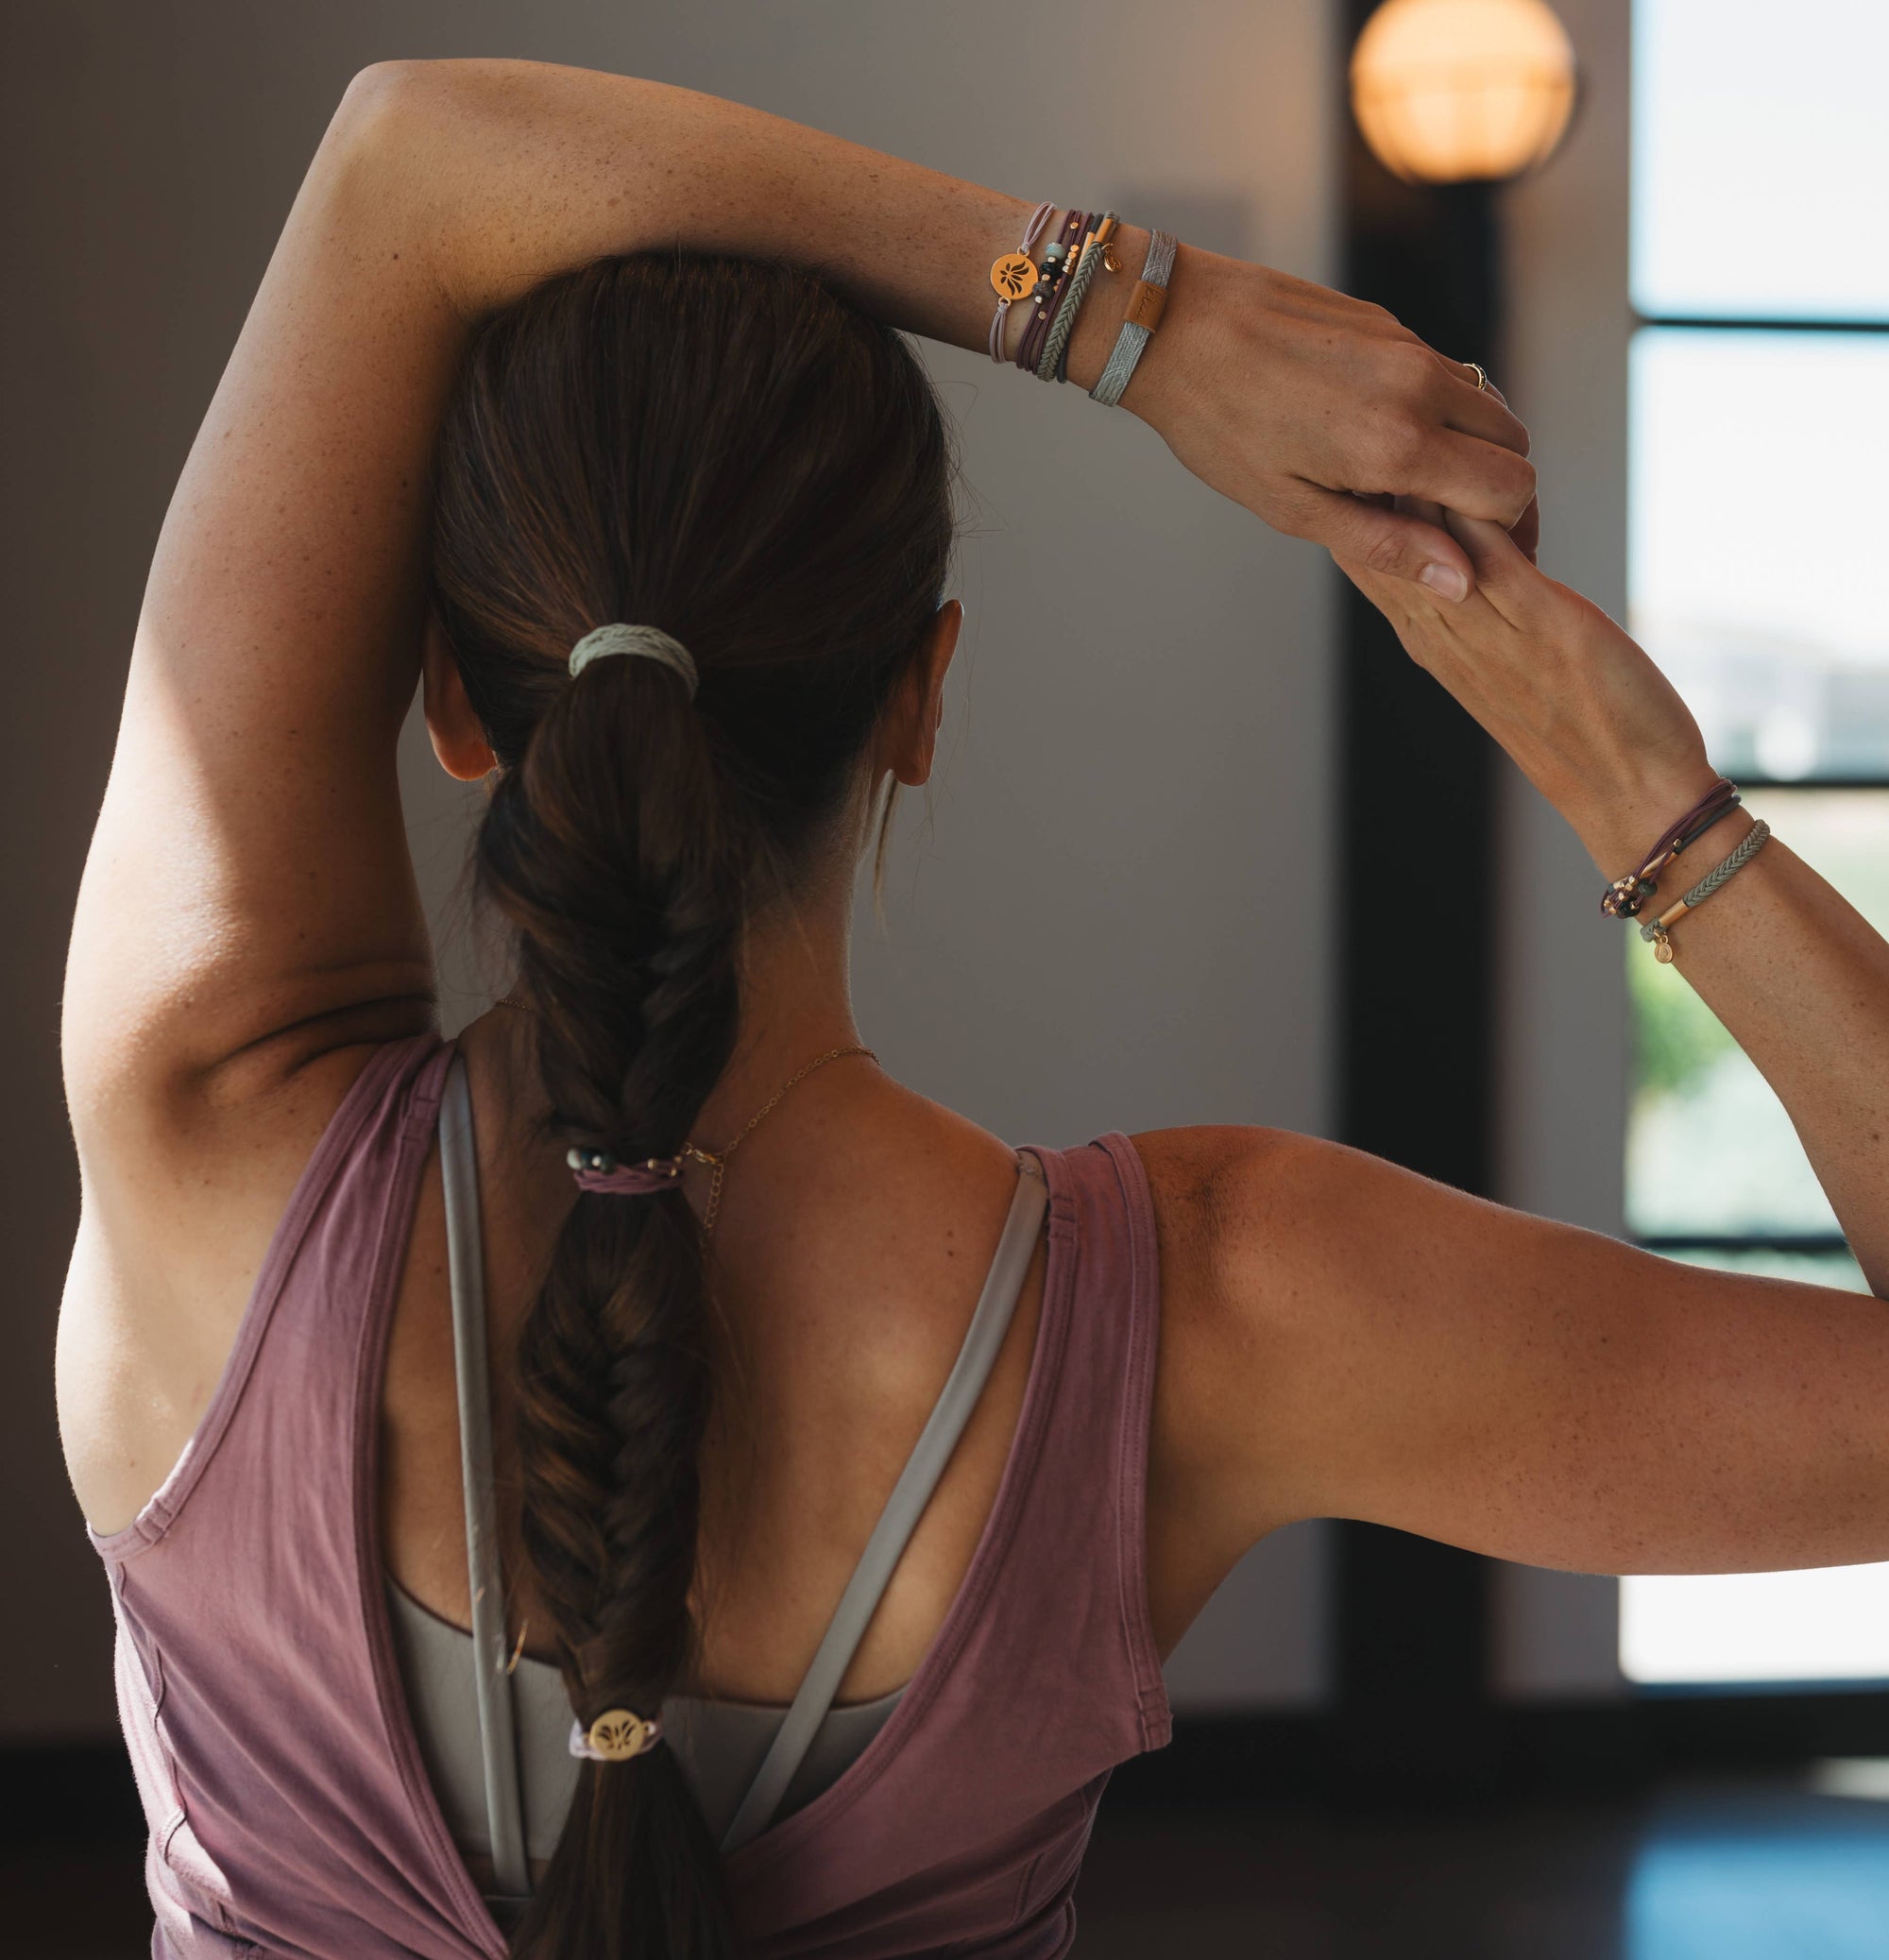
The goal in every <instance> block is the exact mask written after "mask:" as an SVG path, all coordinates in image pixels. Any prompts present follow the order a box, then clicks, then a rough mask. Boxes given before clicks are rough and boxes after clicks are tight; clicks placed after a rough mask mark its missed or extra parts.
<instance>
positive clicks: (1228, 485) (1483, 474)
mask: <svg viewBox="0 0 1889 1960" xmlns="http://www.w3.org/2000/svg"><path fill="white" fill-rule="evenodd" d="M1170 289H1171V294H1172V297H1171V298H1170V300H1169V302H1168V306H1167V310H1166V315H1165V317H1164V320H1163V323H1162V327H1161V331H1160V332H1158V333H1157V334H1156V335H1155V336H1154V339H1153V340H1152V341H1151V342H1150V343H1149V348H1148V350H1147V351H1146V352H1145V353H1144V354H1143V356H1142V359H1141V363H1140V366H1138V367H1137V369H1136V371H1135V375H1134V378H1133V379H1132V381H1131V383H1130V384H1129V387H1128V390H1127V393H1126V394H1125V395H1124V396H1123V398H1122V399H1123V406H1124V407H1127V408H1132V409H1133V410H1134V412H1135V413H1136V414H1137V415H1139V416H1140V417H1141V418H1143V419H1144V420H1145V421H1147V422H1149V424H1150V425H1151V426H1152V427H1153V428H1155V429H1157V430H1159V431H1160V433H1161V435H1163V436H1164V437H1165V438H1166V443H1167V446H1168V448H1169V449H1171V450H1172V451H1173V452H1174V453H1175V455H1176V456H1178V457H1179V458H1180V460H1181V461H1182V462H1183V463H1184V464H1185V465H1186V466H1187V468H1188V469H1191V470H1192V471H1193V472H1194V474H1195V475H1196V476H1198V477H1200V479H1201V480H1202V481H1203V482H1204V483H1208V484H1211V485H1212V486H1214V488H1215V489H1217V490H1219V491H1221V492H1222V493H1223V494H1225V495H1226V496H1229V497H1231V498H1233V499H1234V502H1235V503H1243V504H1245V505H1246V507H1247V508H1248V509H1249V510H1251V511H1253V512H1254V513H1256V514H1257V515H1258V516H1259V517H1261V518H1263V519H1265V520H1266V521H1267V522H1268V524H1270V525H1271V526H1272V527H1273V529H1274V530H1276V531H1284V532H1286V533H1287V534H1289V535H1290V536H1292V537H1306V538H1310V539H1311V540H1312V541H1313V542H1315V543H1318V544H1321V545H1324V546H1325V547H1326V548H1327V550H1329V551H1330V552H1331V553H1332V554H1333V555H1334V556H1335V557H1336V558H1338V559H1339V560H1340V562H1342V563H1345V564H1347V566H1348V567H1349V566H1353V565H1354V566H1356V567H1358V568H1359V569H1361V570H1362V571H1365V572H1367V573H1369V574H1370V575H1373V576H1375V577H1378V578H1381V579H1385V578H1387V579H1396V580H1400V581H1404V582H1406V583H1410V582H1414V583H1417V584H1421V585H1422V586H1424V587H1427V588H1429V589H1430V590H1431V591H1432V592H1434V594H1435V595H1436V596H1437V597H1438V599H1440V600H1445V601H1450V602H1460V601H1462V600H1464V599H1466V598H1467V596H1468V594H1469V591H1470V588H1471V587H1472V585H1473V583H1474V579H1475V572H1474V567H1473V564H1472V559H1471V556H1470V554H1468V553H1467V552H1466V551H1465V550H1464V548H1463V546H1462V544H1461V543H1460V542H1459V541H1458V540H1457V539H1456V538H1455V537H1452V536H1451V535H1450V533H1449V532H1448V530H1447V529H1445V528H1444V527H1443V526H1442V524H1441V522H1440V520H1439V519H1438V517H1436V516H1434V515H1431V514H1428V513H1425V512H1423V511H1421V509H1415V508H1409V507H1404V506H1400V505H1395V504H1393V503H1392V502H1391V501H1390V500H1392V499H1422V500H1428V501H1430V502H1432V503H1436V504H1446V505H1448V506H1449V507H1450V508H1451V509H1452V510H1459V511H1464V512H1467V513H1468V514H1469V515H1470V516H1471V517H1473V518H1479V519H1482V520H1485V521H1486V522H1488V523H1489V524H1491V525H1495V526H1500V527H1501V528H1502V529H1503V530H1504V531H1505V532H1506V531H1511V530H1512V531H1513V532H1514V533H1515V534H1516V541H1517V543H1518V544H1519V546H1520V547H1521V550H1522V551H1523V553H1526V554H1532V552H1533V550H1534V544H1535V471H1534V469H1533V467H1532V466H1531V465H1530V464H1529V462H1528V461H1527V455H1528V432H1527V431H1526V430H1525V429H1524V428H1523V426H1522V424H1521V423H1520V422H1519V421H1517V420H1516V418H1515V417H1514V416H1513V415H1511V414H1510V413H1509V411H1508V408H1507V405H1506V403H1505V402H1504V401H1503V399H1502V397H1501V395H1500V394H1499V393H1498V392H1497V391H1496V390H1495V389H1493V388H1489V389H1478V388H1477V386H1476V384H1475V380H1474V369H1473V368H1472V367H1471V366H1469V364H1468V363H1466V362H1459V361H1451V360H1446V359H1444V358H1443V357H1442V356H1441V355H1439V354H1438V353H1436V352H1434V351H1433V350H1432V349H1430V348H1428V347H1426V346H1425V345H1424V344H1423V342H1422V341H1421V340H1419V339H1418V338H1417V336H1416V335H1415V334H1414V333H1411V332H1408V331H1407V330H1406V329H1404V327H1401V326H1400V325H1399V324H1398V323H1397V321H1396V320H1395V319H1393V318H1392V317H1391V315H1389V314H1387V313H1386V312H1385V311H1384V309H1383V308H1382V307H1380V306H1371V305H1369V304H1367V303H1366V302H1364V301H1363V300H1358V299H1352V298H1347V297H1346V296H1345V295H1344V294H1342V293H1335V292H1332V291H1330V290H1329V289H1328V288H1326V287H1324V286H1319V285H1313V284H1311V283H1310V282H1308V281H1304V280H1301V279H1293V278H1291V277H1289V276H1288V275H1286V274H1285V273H1280V272H1274V271H1271V270H1270V269H1268V267H1266V266H1264V265H1252V264H1247V263H1246V262H1244V261H1243V260H1239V259H1228V258H1222V257H1221V256H1220V255H1219V254H1218V253H1217V252H1207V251H1200V250H1198V249H1196V248H1194V247H1189V246H1186V245H1183V247H1182V249H1181V252H1180V255H1179V258H1178V261H1177V264H1176V266H1175V269H1174V275H1173V279H1172V281H1171V282H1170ZM1071 371H1072V374H1073V371H1074V369H1073V365H1072V370H1071Z"/></svg>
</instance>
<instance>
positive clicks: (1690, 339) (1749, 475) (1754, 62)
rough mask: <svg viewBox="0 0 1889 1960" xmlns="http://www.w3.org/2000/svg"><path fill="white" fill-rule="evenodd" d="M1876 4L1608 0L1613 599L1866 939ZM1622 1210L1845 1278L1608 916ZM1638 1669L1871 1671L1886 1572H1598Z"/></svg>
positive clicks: (1885, 876)
mask: <svg viewBox="0 0 1889 1960" xmlns="http://www.w3.org/2000/svg"><path fill="white" fill-rule="evenodd" d="M1885 65H1889V8H1883V7H1881V6H1880V5H1879V4H1878V0H1797V4H1796V5H1795V6H1794V7H1793V8H1792V9H1791V10H1790V15H1789V18H1788V22H1781V21H1780V18H1779V15H1778V9H1776V7H1775V5H1773V4H1771V0H1636V4H1635V10H1634V68H1635V77H1634V160H1633V256H1632V264H1633V275H1632V276H1633V299H1634V304H1635V308H1636V311H1637V315H1638V318H1639V321H1640V325H1639V326H1638V328H1637V330H1636V332H1635V335H1634V342H1633V350H1632V375H1631V382H1632V421H1631V429H1630V453H1631V483H1630V488H1629V509H1630V554H1629V606H1630V613H1631V622H1632V627H1633V631H1634V633H1635V635H1636V637H1637V638H1638V639H1641V641H1642V643H1643V644H1644V645H1645V646H1646V647H1647V649H1648V651H1649V652H1651V653H1652V654H1653V656H1654V657H1655V658H1656V659H1658V660H1659V664H1660V665H1661V667H1662V668H1663V669H1664V670H1665V672H1666V673H1668V674H1669V675H1670V676H1671V677H1672V679H1673V680H1674V682H1675V683H1676V686H1677V687H1678V688H1679V690H1680V691H1681V692H1682V693H1683V694H1684V695H1685V696H1686V698H1687V700H1688V702H1689V703H1690V704H1691V705H1692V707H1693V711H1694V712H1695V713H1696V714H1697V715H1698V717H1699V721H1700V724H1701V725H1702V726H1703V728H1704V729H1705V733H1706V739H1707V741H1708V743H1709V744H1710V751H1711V755H1712V759H1713V760H1714V762H1716V763H1717V764H1718V766H1719V767H1720V768H1721V769H1722V770H1724V771H1725V773H1726V774H1727V775H1731V776H1733V777H1734V778H1736V779H1737V780H1738V781H1739V782H1740V783H1741V784H1742V785H1743V786H1744V787H1745V789H1746V792H1747V793H1746V798H1745V800H1746V803H1747V804H1748V806H1749V807H1750V808H1751V809H1752V810H1754V811H1756V812H1757V813H1758V814H1759V815H1761V816H1763V817H1765V818H1766V819H1767V820H1768V821H1769V822H1770V823H1771V825H1772V827H1773V828H1775V829H1776V830H1777V831H1778V834H1779V836H1780V837H1782V838H1784V839H1787V840H1788V841H1789V843H1790V844H1791V847H1792V848H1793V849H1794V850H1795V851H1796V852H1797V854H1798V855H1799V856H1800V857H1803V858H1805V859H1806V860H1808V861H1810V862H1811V863H1812V864H1813V865H1815V866H1816V867H1817V868H1818V869H1819V870H1820V871H1822V872H1823V873H1824V875H1825V876H1826V877H1827V878H1829V880H1830V882H1831V883H1832V884H1834V885H1836V886H1837V887H1838V889H1839V890H1841V891H1842V892H1843V893H1844V895H1846V897H1847V898H1849V900H1850V901H1851V903H1852V904H1854V905H1856V906H1857V907H1858V909H1859V910H1860V911H1862V912H1863V913H1864V914H1865V915H1866V916H1867V917H1869V919H1870V920H1871V922H1872V923H1873V924H1874V925H1876V926H1877V927H1878V928H1879V929H1883V930H1886V931H1889V607H1885V606H1884V605H1883V604H1882V601H1881V597H1880V577H1881V566H1882V563H1883V554H1882V546H1881V542H1880V528H1881V520H1880V516H1879V515H1878V512H1879V511H1880V493H1879V492H1874V491H1873V489H1872V483H1871V478H1872V476H1873V474H1874V472H1875V469H1876V462H1875V459H1876V458H1877V457H1879V456H1880V455H1882V454H1884V453H1889V226H1885V224H1884V222H1883V219H1882V215H1881V196H1882V194H1881V186H1882V184H1883V183H1884V182H1885V181H1889V117H1885V116H1884V114H1883V113H1882V110H1881V106H1880V77H1881V75H1882V73H1883V70H1884V68H1885ZM1627 954H1628V958H1629V964H1628V974H1629V980H1628V987H1629V997H1630V999H1631V1002H1632V1012H1633V1020H1634V1080H1633V1085H1632V1094H1631V1098H1630V1106H1629V1116H1628V1131H1627V1139H1626V1190H1627V1219H1628V1223H1629V1225H1630V1227H1631V1229H1632V1230H1633V1232H1634V1233H1635V1234H1636V1236H1638V1237H1639V1238H1640V1239H1641V1241H1642V1243H1643V1244H1645V1245H1648V1246H1651V1247H1653V1248H1654V1249H1656V1250H1658V1251H1660V1252H1662V1253H1667V1254H1668V1255H1669V1256H1672V1257H1674V1258H1679V1259H1687V1260H1692V1261H1695V1262H1698V1263H1701V1264H1706V1265H1712V1266H1719V1267H1728V1268H1736V1269H1740V1270H1752V1271H1761V1272H1771V1273H1778V1274H1783V1275H1787V1276H1789V1277H1793V1278H1803V1279H1812V1280H1815V1281H1817V1282H1819V1283H1821V1284H1823V1285H1827V1286H1845V1287H1856V1288H1857V1289H1859V1290H1863V1278H1862V1274H1861V1273H1860V1272H1859V1270H1857V1267H1856V1263H1855V1261H1854V1260H1853V1259H1852V1258H1851V1257H1850V1255H1849V1253H1848V1251H1847V1249H1846V1247H1845V1245H1844V1242H1843V1237H1842V1235H1841V1232H1840V1231H1839V1229H1838V1226H1837V1222H1836V1219H1835V1218H1834V1216H1833V1215H1832V1213H1831V1211H1830V1209H1829V1203H1828V1202H1827V1201H1826V1200H1825V1198H1824V1195H1823V1192H1822V1191H1821V1189H1820V1188H1819V1187H1818V1185H1817V1181H1816V1177H1815V1174H1814V1173H1813V1171H1812V1168H1811V1166H1810V1163H1809V1161H1808V1160H1807V1159H1806V1157H1805V1155H1804V1151H1803V1149H1802V1146H1801V1145H1800V1144H1799V1143H1798V1141H1797V1138H1796V1133H1795V1130H1794V1129H1793V1128H1792V1126H1791V1121H1790V1118H1789V1116H1787V1115H1786V1114H1785V1112H1784V1110H1783V1107H1782V1105H1781V1104H1779V1102H1778V1099H1777V1098H1776V1096H1775V1095H1773V1094H1772V1092H1771V1090H1770V1089H1769V1087H1768V1086H1767V1085H1766V1084H1765V1082H1764V1081H1763V1079H1762V1077H1761V1076H1760V1075H1759V1073H1758V1071H1757V1069H1756V1068H1755V1067H1754V1066H1753V1065H1751V1064H1750V1063H1749V1062H1747V1061H1746V1060H1745V1059H1744V1055H1743V1054H1742V1053H1741V1052H1740V1051H1739V1049H1738V1048H1737V1046H1736V1045H1735V1044H1734V1043H1733V1042H1732V1040H1731V1038H1730V1037H1729V1035H1727V1033H1726V1031H1724V1029H1722V1028H1721V1027H1720V1026H1719V1024H1718V1022H1717V1020H1716V1019H1715V1018H1714V1016H1713V1015H1712V1014H1711V1013H1710V1011H1709V1010H1708V1009H1707V1008H1706V1007H1705V1006H1704V1005H1703V1003H1702V1002H1700V1000H1699V999H1698V997H1696V996H1695V995H1694V994H1693V992H1692V990H1691V989H1690V988H1689V987H1688V986H1687V985H1686V983H1685V981H1684V980H1681V979H1680V978H1679V977H1678V976H1677V975H1676V974H1675V973H1673V972H1672V971H1670V970H1669V969H1667V968H1664V967H1661V966H1659V964H1658V963H1656V962H1654V961H1653V960H1652V959H1650V958H1649V957H1648V956H1647V949H1646V947H1645V946H1643V945H1642V942H1641V941H1640V940H1639V938H1638V936H1637V935H1632V934H1629V935H1628V943H1627ZM1621 1666H1622V1669H1623V1671H1624V1672H1625V1674H1626V1675H1627V1676H1628V1678H1629V1679H1634V1680H1637V1681H1641V1682H1643V1683H1647V1684H1665V1685H1683V1684H1707V1683H1712V1684H1719V1685H1727V1684H1739V1683H1744V1684H1751V1683H1758V1682H1765V1681H1768V1682H1778V1681H1793V1682H1808V1681H1817V1680H1838V1679H1843V1680H1859V1679H1868V1680H1882V1681H1885V1682H1889V1565H1880V1566H1858V1567H1850V1568H1845V1569H1842V1570H1839V1571H1834V1572H1811V1573H1783V1574H1757V1575H1740V1576H1737V1577H1719V1578H1635V1579H1627V1580H1625V1581H1624V1582H1623V1586H1622V1602H1621Z"/></svg>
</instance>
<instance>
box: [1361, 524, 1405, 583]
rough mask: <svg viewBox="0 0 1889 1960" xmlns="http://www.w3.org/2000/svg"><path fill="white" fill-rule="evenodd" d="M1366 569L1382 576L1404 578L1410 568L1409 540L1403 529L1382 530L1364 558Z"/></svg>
mask: <svg viewBox="0 0 1889 1960" xmlns="http://www.w3.org/2000/svg"><path fill="white" fill-rule="evenodd" d="M1363 564H1364V569H1365V570H1366V571H1374V572H1376V573H1377V574H1378V575H1379V577H1381V578H1402V577H1404V575H1405V574H1406V572H1407V571H1408V568H1409V564H1410V547H1409V540H1408V539H1407V538H1406V537H1404V533H1403V532H1402V531H1401V530H1383V531H1380V532H1379V533H1378V534H1377V536H1376V537H1373V538H1372V539H1371V541H1370V548H1369V549H1368V550H1367V551H1366V553H1365V554H1364V559H1363Z"/></svg>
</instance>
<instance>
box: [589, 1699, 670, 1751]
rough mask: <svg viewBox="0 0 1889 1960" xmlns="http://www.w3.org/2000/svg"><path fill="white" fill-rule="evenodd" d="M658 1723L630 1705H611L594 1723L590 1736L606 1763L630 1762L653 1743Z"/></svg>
mask: <svg viewBox="0 0 1889 1960" xmlns="http://www.w3.org/2000/svg"><path fill="white" fill-rule="evenodd" d="M654 1726H655V1725H654V1724H653V1723H650V1722H645V1721H644V1720H643V1718H642V1717H641V1716H640V1715H637V1714H632V1713H630V1711H629V1710H628V1709H626V1708H608V1709H605V1710H604V1713H602V1714H601V1715H599V1716H598V1717H597V1719H596V1720H595V1721H594V1722H592V1723H591V1725H590V1734H589V1738H588V1740H589V1743H590V1747H592V1748H593V1749H595V1750H596V1752H597V1754H598V1755H600V1756H601V1757H602V1758H603V1759H604V1762H605V1763H627V1762H628V1761H629V1760H630V1758H631V1757H632V1756H640V1755H641V1754H642V1752H643V1751H644V1750H645V1749H646V1748H648V1747H649V1746H650V1742H651V1734H650V1731H651V1730H652V1729H653V1728H654Z"/></svg>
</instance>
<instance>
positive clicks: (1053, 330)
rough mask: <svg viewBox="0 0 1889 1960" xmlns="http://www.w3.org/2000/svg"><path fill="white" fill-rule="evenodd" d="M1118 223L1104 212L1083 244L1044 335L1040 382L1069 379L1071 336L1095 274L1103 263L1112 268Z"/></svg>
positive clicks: (1040, 361) (1038, 369)
mask: <svg viewBox="0 0 1889 1960" xmlns="http://www.w3.org/2000/svg"><path fill="white" fill-rule="evenodd" d="M1118 222H1119V220H1118V219H1117V218H1116V216H1115V213H1114V212H1112V211H1105V212H1104V213H1102V215H1101V218H1100V219H1099V221H1098V223H1097V225H1096V228H1095V230H1092V231H1091V232H1090V233H1089V235H1088V237H1086V238H1085V239H1084V240H1083V241H1082V251H1081V257H1080V258H1079V259H1078V260H1077V261H1076V264H1075V269H1074V270H1073V271H1072V272H1071V273H1070V274H1069V281H1068V284H1067V285H1066V286H1065V287H1064V293H1063V297H1062V298H1061V299H1060V300H1059V301H1058V303H1057V307H1056V317H1055V318H1054V319H1053V320H1051V321H1050V323H1049V332H1047V334H1045V335H1044V339H1043V351H1042V353H1041V354H1040V355H1038V356H1037V362H1036V378H1037V380H1038V381H1067V380H1068V378H1069V374H1068V369H1067V367H1066V366H1065V365H1064V356H1065V355H1066V354H1067V353H1068V350H1069V336H1070V335H1071V334H1072V333H1074V332H1075V331H1076V316H1077V315H1078V314H1080V313H1081V310H1082V301H1083V300H1084V299H1086V298H1088V297H1089V288H1090V287H1091V286H1092V285H1094V284H1095V282H1096V274H1097V273H1098V272H1099V271H1100V270H1101V269H1102V265H1103V263H1104V261H1107V262H1108V263H1109V264H1111V265H1113V264H1114V263H1115V261H1114V259H1113V257H1112V255H1111V253H1110V250H1109V240H1110V239H1111V238H1112V237H1113V236H1114V235H1115V227H1116V225H1117V223H1118Z"/></svg>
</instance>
